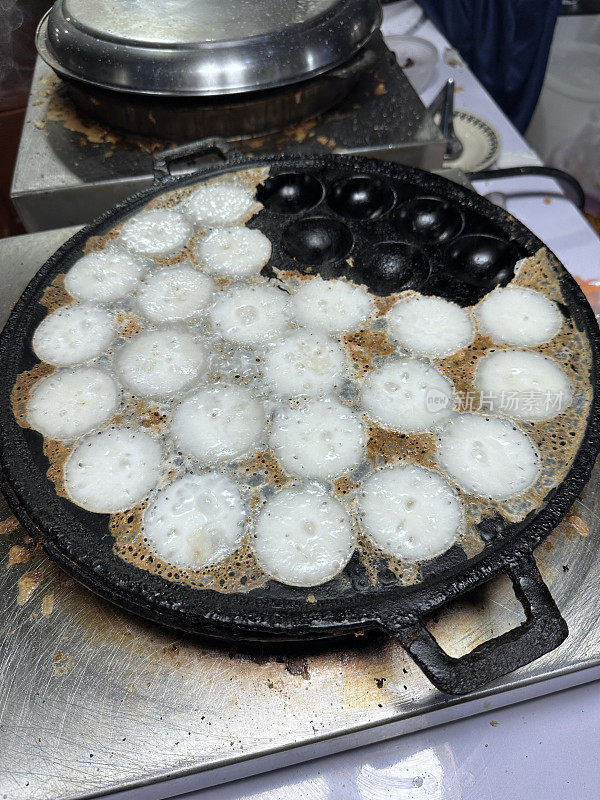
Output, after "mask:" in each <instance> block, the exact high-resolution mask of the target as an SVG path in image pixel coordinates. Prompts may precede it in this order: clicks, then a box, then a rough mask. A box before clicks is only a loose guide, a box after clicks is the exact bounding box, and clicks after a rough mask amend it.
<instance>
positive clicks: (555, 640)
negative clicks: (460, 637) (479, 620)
mask: <svg viewBox="0 0 600 800" xmlns="http://www.w3.org/2000/svg"><path fill="white" fill-rule="evenodd" d="M505 572H506V574H507V575H508V576H509V577H510V579H511V580H512V584H513V588H514V591H515V594H516V596H517V598H518V600H519V601H520V602H521V604H522V606H523V608H524V610H525V614H526V619H525V621H524V622H523V623H522V624H521V625H520V626H519V627H518V628H513V629H512V630H510V631H508V632H507V633H503V634H502V635H501V636H497V637H495V638H494V639H489V640H488V641H487V642H484V643H483V644H480V645H479V646H478V647H476V648H475V649H474V650H472V651H471V652H470V653H467V654H466V655H464V656H460V658H454V657H452V656H449V655H448V653H446V652H445V651H444V650H442V648H441V647H440V646H439V644H438V643H437V642H436V640H435V639H434V637H433V636H432V635H431V633H430V632H429V631H428V630H427V628H426V627H425V625H424V624H423V622H422V620H417V621H414V622H413V623H399V624H397V625H396V624H394V623H393V622H391V621H389V620H383V619H381V620H380V624H381V625H382V626H383V627H384V628H386V629H387V630H388V631H390V632H391V633H393V634H394V636H396V637H397V638H398V639H399V641H400V643H401V644H402V646H403V647H404V649H405V650H406V651H407V652H408V653H409V654H410V655H411V657H412V658H413V660H414V661H415V662H416V664H417V665H418V666H419V667H420V668H421V669H422V670H423V672H424V673H425V675H427V677H428V678H429V680H430V681H431V682H432V683H433V684H434V686H435V687H436V688H437V689H439V690H440V691H442V692H446V693H447V694H454V695H461V694H467V693H469V692H473V691H476V690H477V689H481V688H482V687H483V686H485V685H486V684H487V683H490V682H491V681H493V680H495V679H496V678H500V677H501V676H502V675H506V673H508V672H512V671H513V670H515V669H517V668H518V667H522V666H524V665H525V664H529V663H530V662H531V661H535V659H537V658H540V656H543V655H544V654H545V653H549V652H550V651H551V650H554V648H555V647H558V645H559V644H561V643H562V642H563V641H564V640H565V639H566V637H567V635H568V632H569V630H568V628H567V623H566V622H565V620H564V619H563V618H562V616H561V614H560V611H559V610H558V608H557V606H556V603H555V602H554V600H553V598H552V595H551V594H550V592H549V590H548V587H547V586H546V584H545V583H544V580H543V578H542V576H541V575H540V572H539V570H538V568H537V565H536V563H535V560H534V558H533V556H532V555H528V556H526V557H524V558H521V559H520V560H518V561H514V562H512V563H510V564H509V565H507V566H506V568H505Z"/></svg>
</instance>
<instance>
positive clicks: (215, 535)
mask: <svg viewBox="0 0 600 800" xmlns="http://www.w3.org/2000/svg"><path fill="white" fill-rule="evenodd" d="M245 518H246V509H245V507H244V503H243V501H242V498H241V496H240V493H239V491H238V489H237V487H236V486H235V484H234V483H233V481H231V480H230V479H229V478H227V477H226V476H225V475H221V474H219V473H218V472H208V473H206V474H203V475H185V476H184V477H183V478H178V479H177V480H175V481H173V483H170V484H169V485H168V486H165V487H164V488H162V489H159V490H158V492H157V493H156V495H155V496H154V498H153V499H152V501H151V503H150V504H149V505H148V507H147V508H146V510H145V511H144V516H143V533H144V536H145V537H146V538H147V540H148V544H149V545H150V547H151V548H152V550H153V551H154V552H155V553H156V554H157V555H158V556H159V557H160V558H161V559H163V561H166V562H167V563H168V564H172V565H174V566H178V567H183V568H187V569H201V568H202V567H205V566H207V565H209V564H216V563H218V562H219V561H222V560H223V559H224V558H227V556H229V555H230V554H231V553H233V551H234V550H235V549H236V547H238V545H239V544H240V542H241V539H242V533H243V526H244V520H245Z"/></svg>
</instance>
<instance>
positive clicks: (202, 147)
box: [152, 136, 238, 183]
mask: <svg viewBox="0 0 600 800" xmlns="http://www.w3.org/2000/svg"><path fill="white" fill-rule="evenodd" d="M237 152H238V151H237V150H236V149H235V148H234V147H233V146H232V145H230V144H229V142H227V141H225V139H219V138H218V137H216V136H215V137H210V138H207V139H199V140H198V141H196V142H188V144H182V145H181V146H180V147H173V148H171V149H170V150H163V151H162V152H160V153H156V155H155V156H154V157H153V159H152V170H153V172H154V183H162V182H163V181H166V180H168V179H169V178H171V177H173V176H172V175H171V169H170V166H171V164H173V162H175V161H180V160H182V159H186V158H192V157H193V156H203V155H207V154H208V153H215V154H216V155H218V156H219V157H220V158H221V159H222V160H223V161H230V160H231V157H232V155H234V154H237Z"/></svg>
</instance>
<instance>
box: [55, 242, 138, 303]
mask: <svg viewBox="0 0 600 800" xmlns="http://www.w3.org/2000/svg"><path fill="white" fill-rule="evenodd" d="M143 272H144V263H143V262H142V261H140V259H138V258H135V256H133V255H131V253H128V252H127V251H126V250H123V249H120V248H117V247H110V248H107V249H106V250H98V251H97V252H95V253H89V254H88V255H87V256H83V258H80V259H79V261H76V262H75V264H73V266H72V267H71V269H70V270H69V271H68V272H67V274H66V275H65V289H66V290H67V291H68V292H69V294H70V295H72V296H73V297H75V298H76V299H77V300H95V301H96V302H98V303H110V302H112V301H113V300H118V299H120V298H121V297H126V296H127V295H128V294H131V292H134V291H135V290H136V288H137V286H138V284H139V280H140V278H141V276H142V274H143Z"/></svg>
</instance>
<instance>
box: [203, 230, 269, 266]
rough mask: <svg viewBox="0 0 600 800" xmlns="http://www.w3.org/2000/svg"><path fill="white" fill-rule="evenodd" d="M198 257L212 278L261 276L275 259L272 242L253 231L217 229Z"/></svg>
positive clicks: (204, 243) (209, 235)
mask: <svg viewBox="0 0 600 800" xmlns="http://www.w3.org/2000/svg"><path fill="white" fill-rule="evenodd" d="M196 255H197V256H198V259H199V261H200V265H201V267H202V269H205V270H206V271H207V272H209V273H210V274H211V275H215V276H217V277H219V278H248V277H250V276H251V275H258V273H259V272H260V271H261V269H262V268H263V267H264V266H265V264H266V263H267V261H268V260H269V259H270V258H271V242H270V241H269V239H267V237H266V236H265V235H264V233H261V231H258V230H255V229H252V228H244V227H243V226H241V227H240V226H236V227H234V228H217V229H216V230H214V231H211V232H210V233H209V234H208V236H207V237H206V238H205V239H203V240H202V241H201V242H200V244H199V245H198V247H197V249H196Z"/></svg>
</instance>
